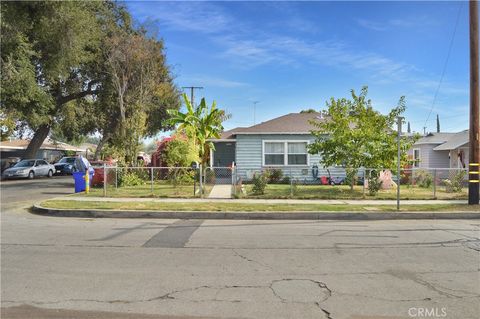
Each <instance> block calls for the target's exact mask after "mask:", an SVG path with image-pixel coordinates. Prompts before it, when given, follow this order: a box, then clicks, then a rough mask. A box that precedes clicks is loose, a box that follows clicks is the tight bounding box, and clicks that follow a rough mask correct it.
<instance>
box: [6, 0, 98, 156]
mask: <svg viewBox="0 0 480 319" xmlns="http://www.w3.org/2000/svg"><path fill="white" fill-rule="evenodd" d="M0 5H1V14H2V22H1V42H2V52H1V63H2V66H1V68H2V70H1V71H2V72H1V73H2V75H1V107H2V109H4V110H5V112H6V113H8V114H11V113H12V112H15V116H16V117H17V118H16V120H17V122H18V124H19V125H23V126H28V128H29V129H31V130H32V131H33V132H34V134H33V138H32V140H31V142H30V144H29V145H28V147H27V150H26V153H25V155H24V156H25V157H34V156H35V154H36V152H37V150H38V149H39V147H40V146H41V145H42V143H43V141H44V140H45V138H46V137H47V136H48V134H49V133H50V130H51V128H52V127H53V126H55V125H56V124H57V123H62V122H64V121H70V117H71V115H72V113H75V112H76V110H77V109H78V108H80V109H82V108H83V107H84V105H82V104H83V103H82V102H81V101H80V100H82V99H85V98H87V97H92V96H94V95H95V94H96V93H97V92H98V90H99V87H100V84H101V81H102V74H100V73H98V72H97V71H98V69H97V67H96V64H97V61H98V57H99V55H100V53H101V51H100V48H101V45H100V44H101V38H102V28H101V19H102V16H103V14H104V12H105V11H104V10H105V8H104V6H105V4H104V3H103V2H70V1H64V2H48V1H38V2H35V1H25V2H13V1H12V2H5V1H3V2H1V4H0ZM78 121H79V122H80V121H82V119H79V120H78ZM70 124H72V125H73V124H74V123H72V122H70ZM66 126H69V125H66Z"/></svg>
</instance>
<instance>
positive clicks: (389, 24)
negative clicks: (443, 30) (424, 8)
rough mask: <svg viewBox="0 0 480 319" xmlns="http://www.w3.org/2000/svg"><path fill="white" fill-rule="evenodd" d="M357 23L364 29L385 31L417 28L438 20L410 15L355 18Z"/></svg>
mask: <svg viewBox="0 0 480 319" xmlns="http://www.w3.org/2000/svg"><path fill="white" fill-rule="evenodd" d="M357 24H358V25H359V26H361V27H363V28H365V29H370V30H373V31H387V30H391V29H393V28H397V29H398V28H419V27H425V26H433V25H437V24H438V22H437V21H436V20H433V19H432V18H431V17H428V16H412V17H406V18H405V17H404V18H396V19H389V20H384V21H375V20H368V19H357Z"/></svg>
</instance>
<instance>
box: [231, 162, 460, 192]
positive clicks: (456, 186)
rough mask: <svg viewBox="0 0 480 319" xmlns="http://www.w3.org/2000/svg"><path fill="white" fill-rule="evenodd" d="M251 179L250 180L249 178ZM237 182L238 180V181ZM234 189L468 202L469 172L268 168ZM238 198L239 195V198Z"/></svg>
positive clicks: (245, 175) (442, 169) (245, 179)
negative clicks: (398, 186) (398, 191)
mask: <svg viewBox="0 0 480 319" xmlns="http://www.w3.org/2000/svg"><path fill="white" fill-rule="evenodd" d="M248 177H250V178H248ZM237 180H238V178H237ZM240 183H242V184H243V185H241V186H238V185H236V187H235V189H236V190H237V191H238V190H240V193H239V194H240V197H246V198H298V199H365V198H367V199H396V198H397V185H398V184H399V185H400V198H401V199H466V198H467V195H468V174H467V170H466V169H462V168H458V169H453V168H452V169H451V168H430V169H416V168H415V169H402V170H401V172H400V181H398V178H397V175H396V171H393V170H383V169H368V168H360V169H357V170H355V171H353V170H351V169H348V168H341V167H332V168H319V167H316V166H314V167H310V168H278V167H275V168H266V169H263V170H259V171H254V172H248V173H247V174H243V178H241V182H240ZM237 197H238V196H237Z"/></svg>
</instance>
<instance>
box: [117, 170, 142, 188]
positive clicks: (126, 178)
mask: <svg viewBox="0 0 480 319" xmlns="http://www.w3.org/2000/svg"><path fill="white" fill-rule="evenodd" d="M120 184H121V186H138V185H144V184H145V180H143V179H141V178H140V177H139V176H138V174H137V173H136V172H135V171H133V172H126V173H123V174H121V179H120Z"/></svg>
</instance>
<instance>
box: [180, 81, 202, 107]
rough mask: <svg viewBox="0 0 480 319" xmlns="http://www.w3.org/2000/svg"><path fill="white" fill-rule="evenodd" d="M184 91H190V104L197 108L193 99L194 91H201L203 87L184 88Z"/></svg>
mask: <svg viewBox="0 0 480 319" xmlns="http://www.w3.org/2000/svg"><path fill="white" fill-rule="evenodd" d="M182 89H190V104H191V105H192V107H193V108H194V107H195V103H194V101H193V99H194V98H195V94H194V90H201V89H203V86H182Z"/></svg>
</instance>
